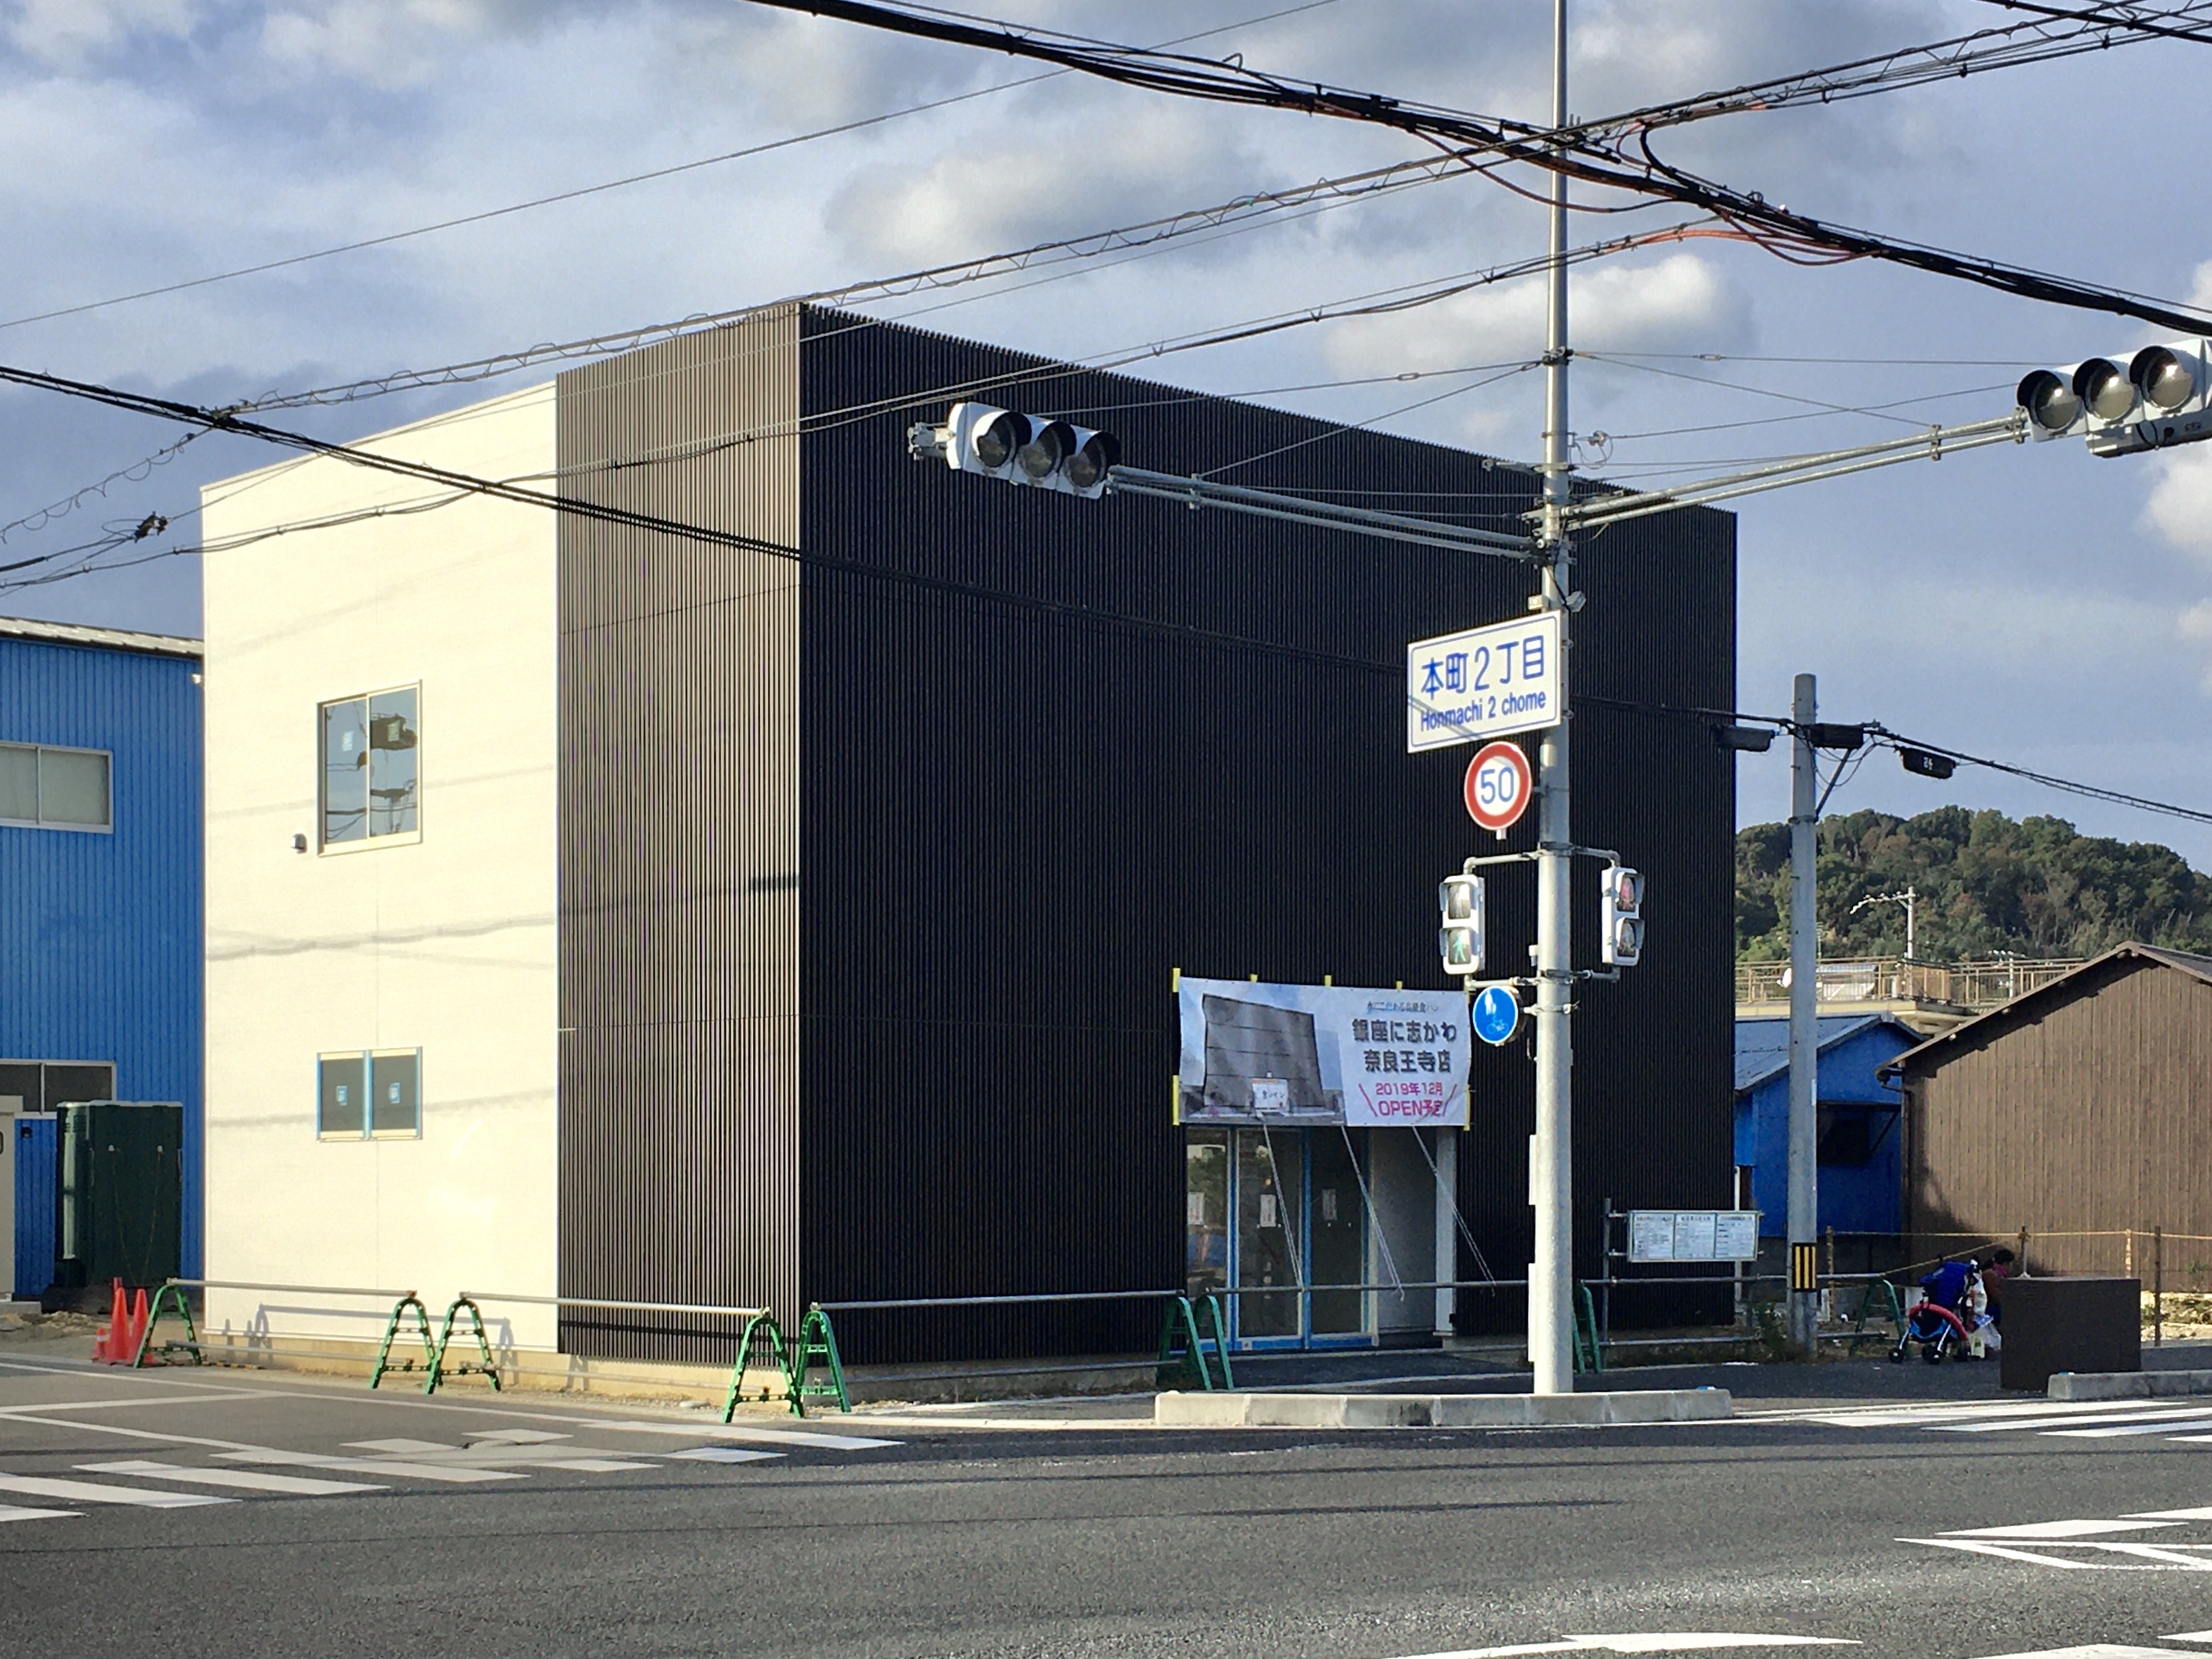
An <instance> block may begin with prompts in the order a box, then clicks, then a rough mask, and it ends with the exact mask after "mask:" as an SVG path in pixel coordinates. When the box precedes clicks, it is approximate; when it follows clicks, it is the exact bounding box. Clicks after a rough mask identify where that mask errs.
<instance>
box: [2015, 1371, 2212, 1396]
mask: <svg viewBox="0 0 2212 1659" xmlns="http://www.w3.org/2000/svg"><path fill="white" fill-rule="evenodd" d="M2044 1387H2045V1394H2046V1395H2048V1396H2049V1397H2050V1398H2051V1399H2053V1400H2157V1399H2163V1398H2165V1397H2166V1396H2168V1395H2188V1394H2212V1371H2059V1372H2057V1373H2055V1374H2054V1375H2053V1376H2051V1381H2050V1382H2049V1383H2046V1384H2045V1385H2044Z"/></svg>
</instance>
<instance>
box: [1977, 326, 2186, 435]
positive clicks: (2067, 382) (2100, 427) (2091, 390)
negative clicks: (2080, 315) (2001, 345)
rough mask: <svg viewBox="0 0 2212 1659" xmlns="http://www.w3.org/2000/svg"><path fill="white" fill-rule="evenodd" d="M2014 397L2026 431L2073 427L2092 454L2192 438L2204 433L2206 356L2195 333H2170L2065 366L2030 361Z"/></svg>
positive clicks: (2045, 432) (2042, 432)
mask: <svg viewBox="0 0 2212 1659" xmlns="http://www.w3.org/2000/svg"><path fill="white" fill-rule="evenodd" d="M2123 365H2124V366H2123ZM2015 403H2016V404H2018V406H2019V408H2020V410H2021V413H2022V414H2024V415H2025V416H2027V431H2028V435H2029V436H2030V437H2032V438H2034V439H2035V440H2037V441H2039V442H2040V441H2045V440H2047V439H2051V438H2066V437H2072V436H2074V435H2077V434H2078V435H2081V437H2082V438H2083V439H2085V440H2086V441H2087V444H2088V448H2089V453H2091V454H2093V455H2106V456H2111V455H2132V454H2135V453H2137V452H2138V451H2141V450H2145V449H2163V448H2165V447H2166V446H2167V445H2169V444H2186V443H2196V442H2198V441H2201V440H2203V439H2205V438H2212V358H2208V356H2207V349H2206V346H2205V343H2204V342H2203V341H2202V340H2177V341H2173V342H2172V343H2168V344H2166V345H2153V346H2145V347H2144V348H2143V349H2142V350H2140V351H2137V352H2135V353H2133V354H2132V355H2120V356H2111V357H2089V358H2085V359H2084V360H2083V361H2082V362H2078V363H2076V364H2075V365H2074V366H2073V367H2072V368H2039V369H2034V370H2032V371H2031V372H2030V373H2028V374H2027V375H2026V376H2025V377H2023V378H2022V380H2021V383H2020V387H2019V390H2018V392H2016V393H2015Z"/></svg>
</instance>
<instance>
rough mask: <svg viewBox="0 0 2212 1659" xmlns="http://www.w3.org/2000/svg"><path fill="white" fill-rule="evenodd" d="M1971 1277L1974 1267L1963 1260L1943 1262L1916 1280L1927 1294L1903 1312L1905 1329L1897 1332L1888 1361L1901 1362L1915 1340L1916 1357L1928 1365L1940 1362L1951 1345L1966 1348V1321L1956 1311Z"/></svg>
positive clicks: (1965, 1295)
mask: <svg viewBox="0 0 2212 1659" xmlns="http://www.w3.org/2000/svg"><path fill="white" fill-rule="evenodd" d="M1973 1279H1974V1270H1973V1268H1972V1267H1970V1266H1968V1265H1967V1264H1966V1263H1965V1262H1963V1261H1947V1262H1945V1263H1944V1264H1943V1265H1942V1267H1938V1268H1936V1271H1935V1272H1934V1273H1929V1275H1928V1276H1927V1277H1926V1278H1925V1279H1922V1280H1921V1281H1920V1285H1921V1288H1922V1289H1923V1291H1926V1292H1927V1294H1926V1295H1925V1296H1923V1297H1922V1298H1921V1299H1920V1300H1919V1301H1918V1302H1916V1303H1915V1304H1913V1305H1912V1307H1911V1310H1908V1311H1907V1313H1906V1314H1905V1328H1904V1329H1903V1330H1902V1331H1900V1332H1899V1333H1898V1337H1897V1346H1896V1347H1895V1348H1893V1349H1892V1350H1891V1351H1890V1356H1889V1359H1890V1363H1891V1364H1893V1365H1901V1364H1904V1363H1905V1354H1906V1352H1908V1351H1910V1350H1911V1347H1912V1346H1913V1345H1914V1344H1915V1343H1918V1344H1919V1345H1920V1357H1921V1358H1923V1359H1924V1360H1926V1361H1927V1362H1928V1363H1929V1364H1931V1365H1934V1364H1940V1363H1942V1358H1943V1356H1944V1355H1945V1354H1947V1353H1948V1352H1950V1351H1951V1350H1952V1348H1953V1346H1958V1347H1960V1348H1964V1347H1966V1342H1967V1336H1966V1321H1965V1320H1964V1319H1963V1318H1961V1317H1960V1309H1961V1308H1962V1307H1964V1306H1965V1305H1966V1297H1967V1292H1968V1291H1969V1290H1970V1289H1971V1288H1972V1284H1973Z"/></svg>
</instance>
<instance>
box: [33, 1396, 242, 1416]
mask: <svg viewBox="0 0 2212 1659" xmlns="http://www.w3.org/2000/svg"><path fill="white" fill-rule="evenodd" d="M264 1398H266V1396H265V1395H263V1394H262V1392H261V1391H260V1390H259V1389H225V1390H224V1391H223V1392H222V1393H220V1394H174V1395H155V1396H154V1397H153V1398H152V1399H148V1398H147V1397H146V1396H144V1395H139V1396H137V1397H136V1398H134V1399H130V1400H42V1401H38V1402H36V1403H35V1404H33V1405H27V1406H0V1419H5V1418H10V1417H21V1416H23V1415H24V1414H25V1413H29V1412H112V1411H124V1410H126V1409H135V1408H136V1407H140V1406H198V1405H204V1404H208V1403H210V1402H213V1401H225V1400H260V1399H264Z"/></svg>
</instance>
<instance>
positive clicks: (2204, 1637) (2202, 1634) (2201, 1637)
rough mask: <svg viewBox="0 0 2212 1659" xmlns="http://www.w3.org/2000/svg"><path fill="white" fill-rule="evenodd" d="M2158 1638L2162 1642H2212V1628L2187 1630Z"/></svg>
mask: <svg viewBox="0 0 2212 1659" xmlns="http://www.w3.org/2000/svg"><path fill="white" fill-rule="evenodd" d="M2158 1639H2159V1640H2160V1641H2161V1642H2212V1630H2185V1631H2181V1632H2177V1633H2176V1634H2174V1635H2172V1636H2161V1637H2160V1638H2158Z"/></svg>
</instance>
